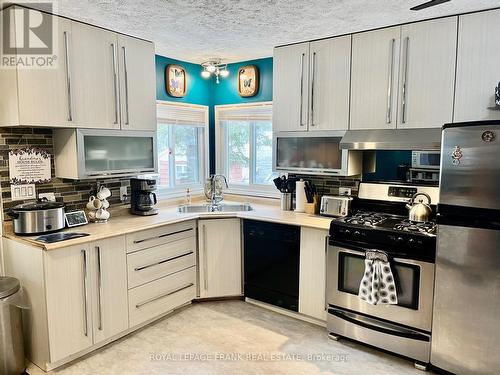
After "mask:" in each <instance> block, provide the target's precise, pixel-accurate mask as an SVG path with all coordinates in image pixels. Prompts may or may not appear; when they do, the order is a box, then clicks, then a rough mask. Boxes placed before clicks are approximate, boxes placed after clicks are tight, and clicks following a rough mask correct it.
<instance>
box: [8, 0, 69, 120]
mask: <svg viewBox="0 0 500 375" xmlns="http://www.w3.org/2000/svg"><path fill="white" fill-rule="evenodd" d="M13 9H22V8H21V7H19V6H12V7H10V8H7V9H4V10H3V11H2V12H1V13H2V15H1V16H2V17H4V16H7V15H4V14H3V13H5V12H9V11H11V10H13ZM43 17H44V18H56V17H55V16H52V15H50V14H43ZM11 19H12V23H13V24H12V27H13V28H15V27H16V26H15V22H16V20H17V18H16V17H12V18H11ZM52 21H53V20H52ZM57 21H58V22H57V29H56V30H55V32H56V35H54V42H55V43H56V44H55V45H54V51H53V52H54V56H56V58H55V59H54V60H53V67H52V68H51V67H40V68H19V69H17V68H15V67H12V68H8V69H7V68H2V69H0V89H1V91H2V95H1V97H0V126H16V125H27V126H38V125H41V124H43V125H47V126H51V127H59V126H63V127H65V126H72V125H71V121H70V117H71V116H70V104H71V103H70V96H69V94H68V85H69V82H70V79H71V77H70V75H69V71H68V67H67V62H68V60H69V59H71V56H70V51H69V50H68V49H67V48H66V46H67V44H66V42H67V41H68V43H69V41H70V40H71V26H72V22H71V21H70V20H67V19H64V18H61V19H58V20H57ZM23 57H24V55H15V56H14V59H17V58H19V59H22V58H23ZM4 58H7V56H5V57H4Z"/></svg>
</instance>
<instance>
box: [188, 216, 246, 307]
mask: <svg viewBox="0 0 500 375" xmlns="http://www.w3.org/2000/svg"><path fill="white" fill-rule="evenodd" d="M198 228H199V265H200V270H199V275H200V297H201V298H212V297H225V296H237V295H241V294H242V277H241V227H240V220H239V219H212V220H200V221H199V223H198Z"/></svg>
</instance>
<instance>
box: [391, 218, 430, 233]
mask: <svg viewBox="0 0 500 375" xmlns="http://www.w3.org/2000/svg"><path fill="white" fill-rule="evenodd" d="M394 229H396V230H402V231H405V232H416V233H428V234H435V232H436V224H435V223H433V222H424V223H419V222H415V221H410V220H404V221H402V222H401V223H399V224H396V225H394Z"/></svg>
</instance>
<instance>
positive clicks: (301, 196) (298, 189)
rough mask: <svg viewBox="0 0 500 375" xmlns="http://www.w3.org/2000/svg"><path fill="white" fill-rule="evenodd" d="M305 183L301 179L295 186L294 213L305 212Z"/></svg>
mask: <svg viewBox="0 0 500 375" xmlns="http://www.w3.org/2000/svg"><path fill="white" fill-rule="evenodd" d="M305 187H306V183H305V182H304V180H303V179H300V181H297V182H296V186H295V211H296V212H305V211H306V202H307V199H306V189H305Z"/></svg>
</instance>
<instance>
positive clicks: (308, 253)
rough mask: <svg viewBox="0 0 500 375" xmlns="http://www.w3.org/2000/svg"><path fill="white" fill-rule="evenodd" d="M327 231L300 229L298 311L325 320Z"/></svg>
mask: <svg viewBox="0 0 500 375" xmlns="http://www.w3.org/2000/svg"><path fill="white" fill-rule="evenodd" d="M327 236H328V231H327V230H323V229H313V228H305V227H302V228H301V231H300V272H299V313H301V314H304V315H307V316H310V317H313V318H316V319H319V320H322V321H326V309H325V306H326V304H325V288H326V248H327Z"/></svg>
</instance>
